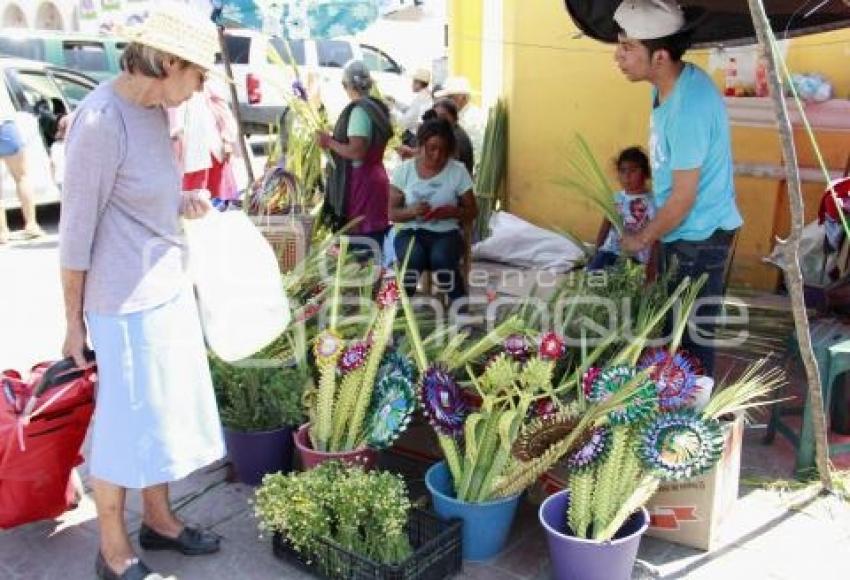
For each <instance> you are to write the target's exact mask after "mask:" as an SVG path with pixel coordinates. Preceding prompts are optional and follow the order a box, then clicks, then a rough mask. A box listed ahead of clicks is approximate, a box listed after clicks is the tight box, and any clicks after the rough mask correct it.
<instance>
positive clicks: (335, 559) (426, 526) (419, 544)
mask: <svg viewBox="0 0 850 580" xmlns="http://www.w3.org/2000/svg"><path fill="white" fill-rule="evenodd" d="M462 525H463V523H462V522H461V521H460V520H451V521H448V522H445V521H443V520H441V519H439V518H437V517H436V516H434V515H432V514H430V513H428V512H426V511H423V510H419V509H414V510H412V511H411V514H410V521H409V522H408V525H407V534H408V537H409V538H410V544H411V546H412V547H413V554H411V555H410V557H408V558H407V559H406V560H405V561H404V562H401V563H400V564H395V565H392V564H381V563H379V562H375V561H374V560H371V559H369V558H366V557H364V556H361V555H359V554H355V553H353V552H350V551H348V550H347V549H345V548H343V547H342V546H340V545H339V544H337V543H336V542H332V541H330V540H320V541H319V545H318V546H317V548H316V554H315V555H314V556H313V557H311V558H309V559H308V558H306V557H304V556H302V555H301V554H299V553H298V552H296V551H295V550H294V549H293V548H292V546H291V545H290V544H289V542H287V541H285V540H284V539H283V536H281V535H280V534H275V535H274V536H273V538H272V550H273V551H274V555H275V556H277V557H278V558H280V559H281V560H284V561H286V562H287V563H289V564H293V565H295V566H296V567H298V568H300V569H301V570H304V571H306V572H309V573H311V574H314V575H316V576H318V577H319V578H327V579H329V580H337V579H338V580H367V579H368V580H442V579H443V578H450V577H451V576H454V575H455V574H457V573H458V572H460V569H461V566H462V564H463V552H462V547H461V526H462Z"/></svg>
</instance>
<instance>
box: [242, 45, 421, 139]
mask: <svg viewBox="0 0 850 580" xmlns="http://www.w3.org/2000/svg"><path fill="white" fill-rule="evenodd" d="M225 43H226V46H227V52H228V55H229V57H230V63H231V72H232V75H233V81H234V84H235V86H236V92H237V97H238V100H239V112H240V116H241V117H242V123H243V126H244V129H245V132H246V133H249V134H255V133H266V132H268V128H269V126H270V125H274V124H276V123H277V122H278V121H279V120H280V117H281V115H282V114H283V111H284V109H285V107H286V98H285V96H284V95H285V92H288V91H291V86H292V82H293V75H292V72H291V71H290V70H286V71H282V70H281V68H280V66H278V65H277V64H275V60H276V59H274V58H272V57H270V56H269V55H270V54H273V53H272V52H271V51H274V52H276V53H277V55H278V56H279V57H280V59H281V60H282V61H283V62H285V63H287V64H289V63H290V53H291V56H292V58H293V59H294V60H295V63H296V64H297V65H298V67H299V69H300V70H301V71H302V73H303V74H304V75H313V76H314V78H315V79H316V81H317V82H318V83H319V87H320V91H321V96H322V101H323V102H324V104H325V107H326V108H327V110H328V115H329V116H330V118H331V119H335V118H336V117H337V116H338V115H339V113H340V112H341V111H342V109H343V108H344V107H345V105H346V104H347V103H348V97H347V96H346V94H345V91H344V90H343V88H342V84H341V81H342V68H343V67H344V66H345V64H346V63H347V62H348V61H350V60H352V59H362V60H364V61H365V62H366V65H367V66H369V68H370V70H372V71H373V73H374V76H375V80H376V81H377V83H378V87H379V89H380V90H381V91H382V92H383V93H384V94H387V95H391V96H392V97H393V98H395V99H396V100H398V101H400V102H407V101H409V100H410V99H411V98H412V93H411V89H410V81H409V80H408V79H407V78H406V77H404V69H403V68H402V67H401V66H400V65H399V64H398V63H397V62H396V61H395V60H394V59H393V58H392V57H390V56H389V55H387V54H386V53H385V52H383V51H381V50H379V49H377V48H375V47H373V46H368V45H364V46H361V45H360V44H358V43H357V42H356V41H355V40H354V39H352V38H348V37H341V38H334V39H319V40H316V39H308V40H292V41H290V42H289V50H287V46H286V43H285V42H284V41H283V39H281V38H279V37H276V36H268V35H265V34H263V33H261V32H257V31H255V30H247V29H231V30H228V31H227V32H226V34H225Z"/></svg>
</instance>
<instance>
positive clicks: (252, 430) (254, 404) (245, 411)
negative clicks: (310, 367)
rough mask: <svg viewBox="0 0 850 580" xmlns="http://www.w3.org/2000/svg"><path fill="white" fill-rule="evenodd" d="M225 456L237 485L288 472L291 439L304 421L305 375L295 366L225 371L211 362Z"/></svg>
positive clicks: (246, 366) (239, 367)
mask: <svg viewBox="0 0 850 580" xmlns="http://www.w3.org/2000/svg"><path fill="white" fill-rule="evenodd" d="M210 369H211V372H212V377H213V385H214V386H215V390H216V399H217V400H218V405H219V412H220V413H221V421H222V424H223V426H224V439H225V443H226V445H227V452H228V456H229V457H230V460H231V461H232V462H233V466H234V469H235V471H236V475H237V477H238V478H239V481H241V482H243V483H246V484H248V485H258V484H259V483H260V481H261V480H262V478H263V476H264V475H265V474H267V473H275V472H279V471H280V472H288V471H291V470H292V433H293V430H294V427H295V426H297V425H299V424H300V423H301V422H302V421H303V418H304V413H303V407H302V402H301V398H302V395H303V393H304V390H305V387H306V385H307V383H309V381H310V376H309V374H308V373H307V372H306V371H305V369H304V368H303V367H298V366H272V367H269V366H250V364H249V363H247V362H245V363H241V364H239V365H229V364H227V363H225V362H223V361H221V360H219V359H217V358H213V357H211V359H210Z"/></svg>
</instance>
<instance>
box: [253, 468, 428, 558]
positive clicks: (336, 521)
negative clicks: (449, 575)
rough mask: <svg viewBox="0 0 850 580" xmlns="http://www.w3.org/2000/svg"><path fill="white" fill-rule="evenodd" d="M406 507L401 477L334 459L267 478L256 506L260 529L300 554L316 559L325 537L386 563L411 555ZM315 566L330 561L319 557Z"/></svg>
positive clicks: (408, 508) (255, 511)
mask: <svg viewBox="0 0 850 580" xmlns="http://www.w3.org/2000/svg"><path fill="white" fill-rule="evenodd" d="M410 509H411V504H410V500H409V499H408V496H407V488H406V486H405V483H404V480H403V479H402V478H401V477H399V476H397V475H393V474H390V473H386V472H378V471H369V472H365V471H363V469H362V468H361V467H348V466H345V465H343V464H341V463H338V462H333V461H331V462H327V463H323V464H322V465H320V466H318V467H317V468H315V469H312V470H310V471H306V472H303V473H297V474H289V475H283V474H280V473H275V474H271V475H267V476H266V477H264V478H263V484H262V486H260V487H259V488H258V489H257V492H256V497H255V502H254V513H255V515H256V516H257V519H258V520H259V526H260V529H261V530H262V531H264V532H277V533H280V534H282V535H283V536H284V537H285V539H286V540H287V541H288V542H290V543H291V544H292V546H293V547H294V548H295V549H296V550H297V551H299V552H300V553H301V554H303V555H304V556H307V557H315V556H318V555H320V552H319V551H318V546H319V545H320V544H319V540H320V539H324V540H329V541H332V542H336V543H338V544H339V545H341V546H342V547H344V548H345V549H347V550H350V551H352V552H355V553H357V554H360V555H361V556H365V557H367V558H371V559H373V560H376V561H378V562H382V563H386V564H394V563H398V562H401V561H403V560H404V559H405V558H407V557H408V556H409V555H410V553H411V552H412V548H411V546H410V542H409V539H408V536H407V520H408V517H409V513H410ZM319 565H320V566H322V565H331V563H328V562H323V561H322V560H321V559H320V560H319Z"/></svg>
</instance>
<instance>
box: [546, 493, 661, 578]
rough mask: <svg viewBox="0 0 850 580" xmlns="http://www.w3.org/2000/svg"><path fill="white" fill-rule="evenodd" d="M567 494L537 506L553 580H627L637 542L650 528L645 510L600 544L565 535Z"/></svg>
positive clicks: (568, 503)
mask: <svg viewBox="0 0 850 580" xmlns="http://www.w3.org/2000/svg"><path fill="white" fill-rule="evenodd" d="M569 505H570V492H569V491H568V490H564V491H559V492H558V493H556V494H553V495H550V496H549V497H548V498H546V501H544V502H543V505H541V506H540V512H539V514H538V515H539V517H540V523H541V524H542V525H543V528H544V529H545V530H546V539H547V540H548V542H549V557H550V558H551V560H552V577H553V578H554V579H555V580H629V578H631V577H632V568H633V567H634V564H635V558H636V557H637V551H638V547H639V546H640V539H641V537H642V536H643V533H644V532H645V531H646V528H648V527H649V513H647V511H646V509H645V508H641V509H640V511H637V512H635V513H634V514H632V516H631V517H630V518H629V519H628V520H626V523H625V524H623V527H621V528H620V530H619V531H618V532H617V535H615V536H614V538H613V539H612V540H609V541H607V542H599V541H597V540H585V539H582V538H576V537H575V536H572V535H570V534H568V533H567V509H568V508H569Z"/></svg>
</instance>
